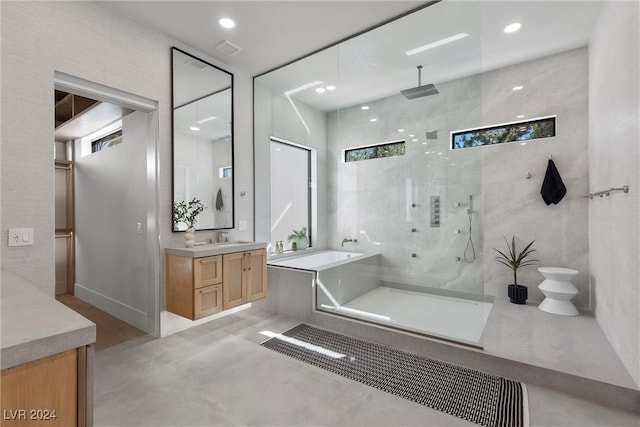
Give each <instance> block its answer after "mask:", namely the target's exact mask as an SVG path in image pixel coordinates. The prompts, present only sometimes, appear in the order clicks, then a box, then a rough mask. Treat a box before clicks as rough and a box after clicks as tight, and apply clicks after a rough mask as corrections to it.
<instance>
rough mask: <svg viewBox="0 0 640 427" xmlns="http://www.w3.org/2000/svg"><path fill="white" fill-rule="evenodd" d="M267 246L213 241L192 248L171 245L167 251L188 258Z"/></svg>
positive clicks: (255, 243) (256, 243)
mask: <svg viewBox="0 0 640 427" xmlns="http://www.w3.org/2000/svg"><path fill="white" fill-rule="evenodd" d="M266 247H267V244H266V243H265V242H247V243H238V244H234V245H224V244H222V245H220V244H216V243H211V244H207V245H201V246H194V247H192V248H187V247H169V248H165V253H166V254H167V255H178V256H183V257H187V258H203V257H208V256H215V255H224V254H232V253H234V252H245V251H254V250H256V249H265V248H266Z"/></svg>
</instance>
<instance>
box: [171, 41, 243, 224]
mask: <svg viewBox="0 0 640 427" xmlns="http://www.w3.org/2000/svg"><path fill="white" fill-rule="evenodd" d="M172 70H173V204H174V206H175V204H176V203H180V202H183V201H184V202H187V203H188V202H190V201H191V200H193V199H194V198H195V199H198V200H200V201H201V202H202V204H203V205H204V206H205V209H204V211H203V212H202V213H201V214H200V215H198V217H197V219H196V221H195V223H194V228H195V229H196V230H212V229H225V228H232V227H233V212H234V210H233V208H234V206H233V205H234V204H233V132H232V130H233V75H232V74H230V73H228V72H226V71H224V70H221V69H219V68H217V67H215V66H213V65H211V64H208V63H206V62H204V61H201V60H199V59H198V58H195V57H193V56H191V55H189V54H187V53H185V52H182V51H181V50H179V49H177V48H172ZM186 228H187V225H186V224H185V223H182V222H179V223H174V225H173V229H174V231H179V230H186Z"/></svg>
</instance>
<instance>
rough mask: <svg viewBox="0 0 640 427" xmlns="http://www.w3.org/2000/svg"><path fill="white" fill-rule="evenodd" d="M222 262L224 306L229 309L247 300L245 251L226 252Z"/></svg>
mask: <svg viewBox="0 0 640 427" xmlns="http://www.w3.org/2000/svg"><path fill="white" fill-rule="evenodd" d="M222 264H223V267H222V271H223V276H222V279H223V280H222V295H223V298H222V299H223V302H222V306H223V308H224V309H225V310H227V309H229V308H232V307H236V306H238V305H241V304H244V303H246V302H247V286H246V283H245V280H244V275H245V269H246V267H245V256H244V252H237V253H232V254H224V255H223V256H222Z"/></svg>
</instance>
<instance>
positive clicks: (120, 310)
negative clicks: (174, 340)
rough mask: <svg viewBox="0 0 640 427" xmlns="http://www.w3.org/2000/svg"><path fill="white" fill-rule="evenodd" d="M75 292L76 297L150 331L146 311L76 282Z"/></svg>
mask: <svg viewBox="0 0 640 427" xmlns="http://www.w3.org/2000/svg"><path fill="white" fill-rule="evenodd" d="M74 294H75V296H76V297H78V298H80V299H81V300H83V301H85V302H88V303H89V304H91V305H93V306H96V307H98V308H99V309H100V310H102V311H106V312H107V313H109V314H111V315H112V316H115V317H117V318H118V319H120V320H123V321H125V322H127V323H129V324H131V325H133V326H135V327H136V328H138V329H142V330H143V331H145V332H147V333H148V332H149V331H148V330H147V313H145V312H144V311H141V310H138V309H137V308H133V307H131V306H129V305H127V304H124V303H122V302H120V301H116V300H115V299H113V298H111V297H108V296H106V295H102V294H101V293H99V292H96V291H94V290H92V289H89V288H85V287H84V286H82V285H80V284H78V283H76V284H75V289H74Z"/></svg>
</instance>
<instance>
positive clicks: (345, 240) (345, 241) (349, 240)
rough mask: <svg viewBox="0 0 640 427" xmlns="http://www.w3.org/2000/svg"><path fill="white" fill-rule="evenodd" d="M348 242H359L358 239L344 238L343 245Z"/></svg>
mask: <svg viewBox="0 0 640 427" xmlns="http://www.w3.org/2000/svg"><path fill="white" fill-rule="evenodd" d="M347 242H353V243H358V240H357V239H342V247H344V244H345V243H347Z"/></svg>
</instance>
